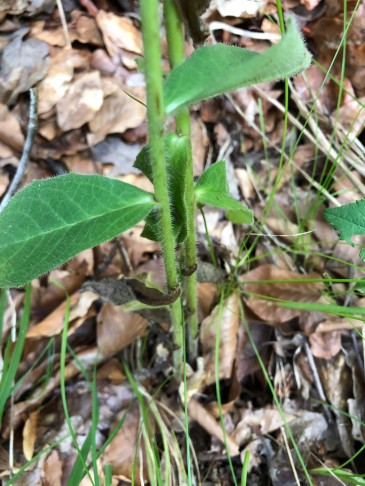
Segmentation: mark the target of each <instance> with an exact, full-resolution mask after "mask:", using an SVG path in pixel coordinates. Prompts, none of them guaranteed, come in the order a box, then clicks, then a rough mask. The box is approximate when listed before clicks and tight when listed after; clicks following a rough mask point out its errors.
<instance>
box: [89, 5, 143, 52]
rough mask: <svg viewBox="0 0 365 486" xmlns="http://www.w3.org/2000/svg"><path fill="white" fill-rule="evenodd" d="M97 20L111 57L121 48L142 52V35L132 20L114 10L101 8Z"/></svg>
mask: <svg viewBox="0 0 365 486" xmlns="http://www.w3.org/2000/svg"><path fill="white" fill-rule="evenodd" d="M96 22H97V24H98V26H99V29H100V30H101V32H102V35H103V40H104V44H105V47H106V50H107V51H108V54H109V56H110V57H114V56H116V55H117V54H118V53H119V49H125V50H126V51H130V52H134V53H135V54H142V52H143V43H142V35H141V32H140V31H139V30H138V29H137V28H136V27H135V26H134V25H133V22H132V20H130V19H127V18H125V17H118V16H117V15H115V14H113V13H112V12H105V11H104V10H99V12H98V14H97V16H96Z"/></svg>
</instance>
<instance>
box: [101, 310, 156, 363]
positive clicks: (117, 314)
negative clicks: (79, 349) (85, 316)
mask: <svg viewBox="0 0 365 486" xmlns="http://www.w3.org/2000/svg"><path fill="white" fill-rule="evenodd" d="M97 323H98V324H97V326H98V327H97V332H98V338H97V343H98V349H99V351H100V354H101V356H103V357H104V358H107V357H109V356H112V355H113V354H115V353H117V352H119V351H121V350H122V349H124V348H125V347H126V346H128V345H129V344H131V343H132V342H133V341H135V340H136V339H137V337H139V336H143V334H145V332H146V330H147V329H148V322H147V321H146V320H145V319H143V317H141V316H140V315H138V314H134V313H132V312H125V311H123V310H122V309H121V308H120V307H117V306H113V305H111V304H104V305H103V307H102V309H101V311H100V312H99V314H98V318H97Z"/></svg>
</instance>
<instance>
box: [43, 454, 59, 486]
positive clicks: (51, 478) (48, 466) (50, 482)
mask: <svg viewBox="0 0 365 486" xmlns="http://www.w3.org/2000/svg"><path fill="white" fill-rule="evenodd" d="M43 472H44V486H61V484H62V461H61V459H60V456H59V455H58V452H57V451H56V450H53V451H52V452H51V453H50V455H49V456H48V457H47V459H46V460H45V463H44V466H43Z"/></svg>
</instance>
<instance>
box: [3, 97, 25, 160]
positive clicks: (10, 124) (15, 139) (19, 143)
mask: <svg viewBox="0 0 365 486" xmlns="http://www.w3.org/2000/svg"><path fill="white" fill-rule="evenodd" d="M0 141H1V142H2V143H4V144H5V145H6V146H8V147H11V148H12V149H15V150H17V151H18V150H22V148H23V145H24V135H23V133H22V131H21V128H20V123H19V120H18V118H17V116H16V115H15V114H14V113H12V112H11V111H10V110H9V108H8V107H7V106H6V105H3V104H0ZM11 155H12V152H10V154H9V156H11ZM3 156H4V154H3Z"/></svg>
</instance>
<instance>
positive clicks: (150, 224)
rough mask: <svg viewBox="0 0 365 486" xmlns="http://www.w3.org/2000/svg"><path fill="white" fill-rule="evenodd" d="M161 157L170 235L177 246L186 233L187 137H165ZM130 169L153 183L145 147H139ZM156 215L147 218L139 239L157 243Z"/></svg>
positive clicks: (159, 231) (159, 234)
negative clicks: (166, 194)
mask: <svg viewBox="0 0 365 486" xmlns="http://www.w3.org/2000/svg"><path fill="white" fill-rule="evenodd" d="M164 143H165V157H166V164H167V175H168V185H169V196H170V204H171V213H172V220H173V221H172V223H173V231H174V236H175V238H176V241H177V242H178V243H181V242H183V241H184V240H185V238H186V234H187V229H186V208H185V174H186V164H187V160H188V159H187V148H188V140H187V137H181V136H179V135H176V134H175V133H168V134H167V135H165V137H164ZM134 167H136V168H137V169H139V170H140V171H141V172H143V174H144V175H145V176H146V177H148V179H149V180H150V181H151V182H153V176H152V165H151V159H150V155H149V146H148V145H146V146H145V147H143V149H142V150H141V152H140V153H139V154H138V156H137V159H136V161H135V163H134ZM159 224H160V223H159V215H158V211H156V212H151V214H149V216H148V218H147V220H146V225H145V228H144V230H143V233H142V236H144V237H145V238H149V239H150V240H155V241H160V240H161V230H160V227H159Z"/></svg>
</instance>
